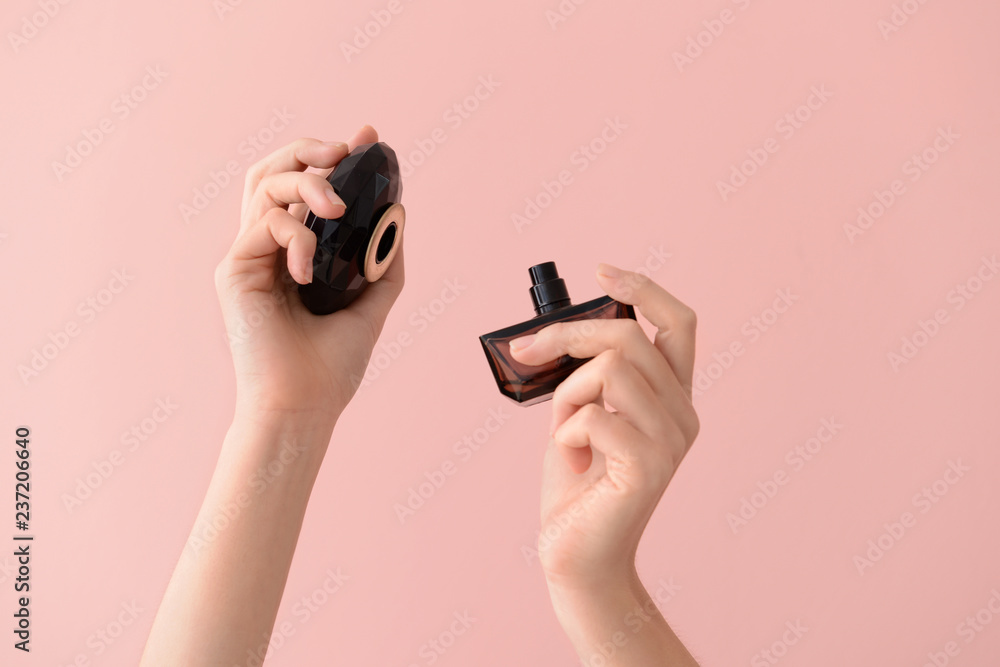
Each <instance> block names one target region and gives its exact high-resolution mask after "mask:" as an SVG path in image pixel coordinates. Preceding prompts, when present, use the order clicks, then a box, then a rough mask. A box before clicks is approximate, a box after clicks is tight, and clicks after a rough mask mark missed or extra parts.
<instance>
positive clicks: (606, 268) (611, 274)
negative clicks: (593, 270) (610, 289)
mask: <svg viewBox="0 0 1000 667" xmlns="http://www.w3.org/2000/svg"><path fill="white" fill-rule="evenodd" d="M597 272H598V273H599V274H601V275H602V276H605V277H607V278H620V277H621V275H622V270H621V269H619V268H618V267H616V266H611V265H610V264H604V263H601V264H598V265H597Z"/></svg>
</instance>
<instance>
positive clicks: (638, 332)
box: [615, 318, 649, 343]
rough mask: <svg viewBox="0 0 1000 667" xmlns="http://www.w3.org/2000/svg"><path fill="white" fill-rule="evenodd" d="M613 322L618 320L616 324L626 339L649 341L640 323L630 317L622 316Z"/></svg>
mask: <svg viewBox="0 0 1000 667" xmlns="http://www.w3.org/2000/svg"><path fill="white" fill-rule="evenodd" d="M615 322H620V323H621V324H619V325H618V326H619V327H621V329H622V337H623V338H625V339H626V340H630V339H631V340H633V341H635V342H639V341H645V342H647V343H648V342H649V338H647V337H646V332H645V331H643V330H642V325H641V324H639V323H638V322H636V321H635V320H633V319H632V318H623V319H619V320H615Z"/></svg>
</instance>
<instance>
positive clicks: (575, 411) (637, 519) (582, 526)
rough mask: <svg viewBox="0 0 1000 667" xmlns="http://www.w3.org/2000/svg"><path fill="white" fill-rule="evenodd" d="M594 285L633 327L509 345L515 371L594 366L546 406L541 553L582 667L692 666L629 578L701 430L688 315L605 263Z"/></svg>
mask: <svg viewBox="0 0 1000 667" xmlns="http://www.w3.org/2000/svg"><path fill="white" fill-rule="evenodd" d="M597 279H598V282H599V284H600V285H601V286H602V287H603V288H604V289H605V291H606V292H607V293H608V294H609V295H610V296H611V297H613V298H615V299H617V300H618V301H621V302H623V303H628V304H631V305H633V306H635V307H636V309H637V310H638V311H639V312H640V313H641V314H642V315H643V316H645V318H646V319H647V320H649V321H650V322H651V323H652V324H653V325H654V326H655V327H656V328H657V333H656V334H655V336H654V338H653V340H650V339H649V338H648V337H647V336H646V334H645V333H644V332H643V330H642V328H641V327H640V326H639V324H638V323H637V322H635V321H634V320H631V319H619V320H588V321H584V322H565V323H560V324H554V325H550V326H548V327H546V328H545V329H542V330H541V331H539V332H538V334H537V335H535V336H534V337H530V338H527V337H526V338H521V339H518V340H515V341H512V343H511V349H512V350H513V353H514V355H515V356H516V357H517V358H518V360H519V361H522V362H524V363H528V364H542V363H545V362H548V361H551V360H553V359H558V358H559V357H560V356H562V355H564V354H568V355H570V356H573V357H577V358H579V359H591V360H590V361H588V362H587V363H585V364H584V365H583V366H581V367H580V368H578V369H577V370H576V371H574V372H573V374H572V375H570V376H569V377H568V378H566V380H565V381H563V382H562V384H560V385H559V387H558V388H557V389H556V391H555V394H554V395H553V397H552V422H551V425H550V431H551V434H552V435H551V437H550V439H549V446H548V449H547V451H546V454H545V463H544V474H543V486H542V531H541V534H540V536H539V545H538V552H539V558H540V560H541V563H542V568H543V570H544V572H545V578H546V582H547V583H548V587H549V593H550V597H551V599H552V604H553V607H554V608H555V612H556V616H557V617H558V619H559V621H560V623H561V624H562V626H563V629H564V630H565V631H566V634H567V635H568V636H569V638H570V640H571V641H572V643H573V646H574V647H575V648H576V651H577V653H578V654H579V656H580V658H581V659H582V660H583V663H584V665H603V666H604V667H668V666H669V667H673V666H684V667H696V666H697V664H698V663H697V662H696V661H695V659H694V658H693V657H692V656H691V654H690V653H689V652H688V650H687V649H686V648H685V647H684V645H683V644H682V643H681V642H680V640H678V639H677V636H676V635H675V634H674V632H673V631H672V630H671V629H670V626H669V625H668V624H667V622H666V620H665V619H664V618H663V616H662V614H661V613H660V611H659V610H658V609H657V607H656V605H655V604H654V603H653V601H652V600H651V598H650V596H649V594H648V592H647V591H646V589H645V588H644V587H643V585H642V583H641V582H640V581H639V577H638V575H637V574H636V570H635V555H636V551H637V550H638V548H639V541H640V539H641V538H642V534H643V532H644V531H645V529H646V525H647V523H648V521H649V518H650V517H651V516H652V514H653V511H654V510H655V509H656V506H657V504H658V503H659V501H660V498H661V497H662V495H663V493H664V491H665V490H666V488H667V484H669V482H670V480H671V478H672V477H673V475H674V473H675V472H676V471H677V467H678V466H679V465H680V462H681V460H682V459H683V458H684V455H685V454H686V453H687V451H688V449H689V448H690V447H691V444H692V443H693V442H694V439H695V437H697V435H698V430H699V428H700V425H699V422H698V416H697V414H696V413H695V411H694V407H693V405H692V403H691V391H690V390H691V379H692V376H693V373H694V337H695V316H694V312H693V311H692V310H691V309H690V308H688V307H687V306H685V305H684V304H683V303H681V302H680V301H678V300H677V299H676V298H674V297H673V296H672V295H670V294H669V293H668V292H667V291H666V290H664V289H663V288H662V287H660V286H659V285H657V284H656V283H654V282H653V281H651V280H649V278H647V277H645V276H642V275H640V274H636V273H632V272H629V271H622V270H621V269H617V268H615V267H612V266H608V265H601V266H600V267H599V269H598V273H597Z"/></svg>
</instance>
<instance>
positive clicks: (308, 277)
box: [302, 257, 313, 285]
mask: <svg viewBox="0 0 1000 667" xmlns="http://www.w3.org/2000/svg"><path fill="white" fill-rule="evenodd" d="M302 275H303V277H304V278H305V283H303V284H304V285H308V284H309V283H311V282H312V281H313V263H312V257H309V258H307V259H305V260H303V261H302Z"/></svg>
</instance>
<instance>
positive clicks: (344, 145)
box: [323, 141, 347, 151]
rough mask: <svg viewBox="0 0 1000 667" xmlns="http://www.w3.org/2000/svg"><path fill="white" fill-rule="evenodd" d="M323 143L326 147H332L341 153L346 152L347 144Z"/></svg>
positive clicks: (341, 142)
mask: <svg viewBox="0 0 1000 667" xmlns="http://www.w3.org/2000/svg"><path fill="white" fill-rule="evenodd" d="M323 143H324V144H325V145H327V146H333V147H334V148H339V149H340V150H342V151H346V150H347V144H345V143H344V142H343V141H324V142H323Z"/></svg>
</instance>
